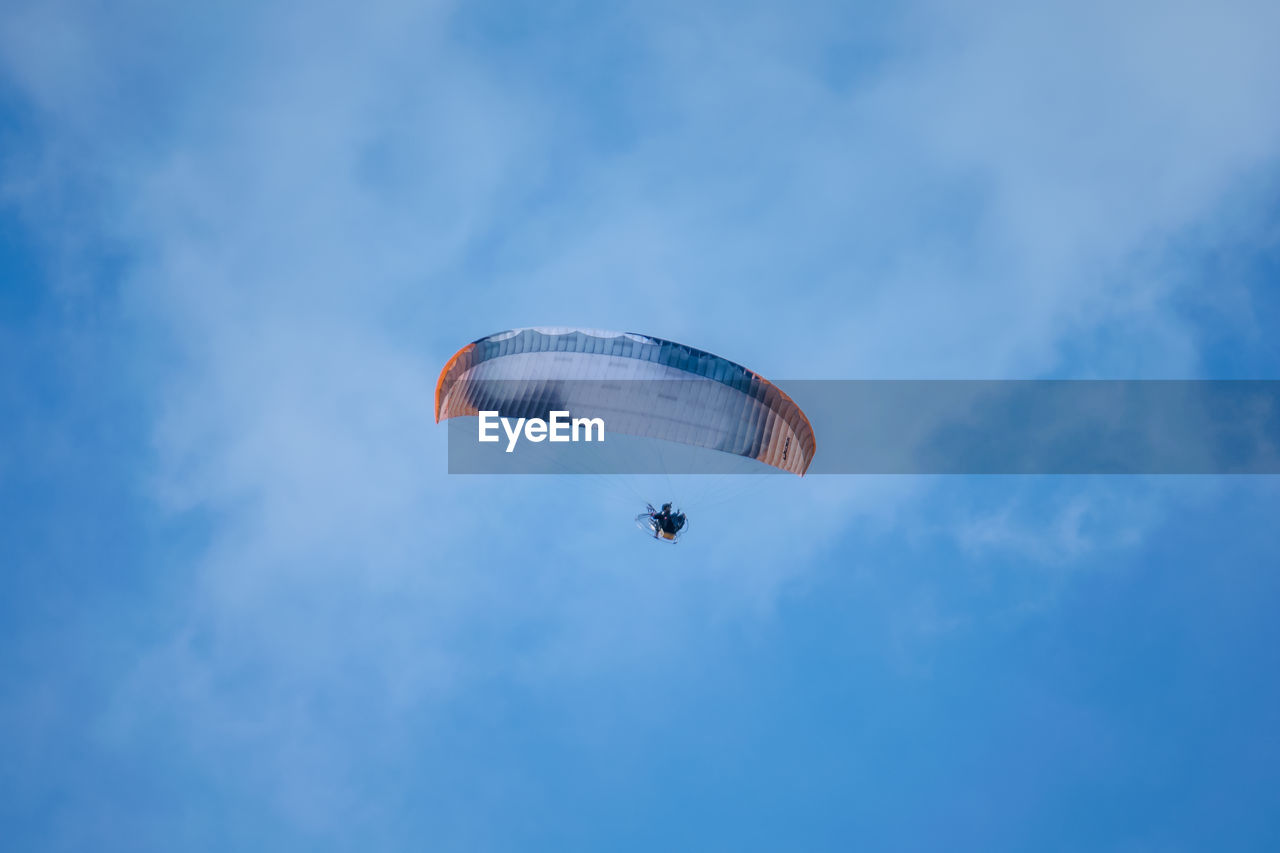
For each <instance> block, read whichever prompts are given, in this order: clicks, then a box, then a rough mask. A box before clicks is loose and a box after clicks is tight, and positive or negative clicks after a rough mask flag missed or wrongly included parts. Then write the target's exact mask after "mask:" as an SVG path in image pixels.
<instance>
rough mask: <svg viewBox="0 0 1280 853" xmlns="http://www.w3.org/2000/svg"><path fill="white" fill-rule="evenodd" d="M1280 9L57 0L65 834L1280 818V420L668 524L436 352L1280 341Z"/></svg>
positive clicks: (56, 546)
mask: <svg viewBox="0 0 1280 853" xmlns="http://www.w3.org/2000/svg"><path fill="white" fill-rule="evenodd" d="M1277 31H1280V13H1277V10H1276V8H1275V6H1274V4H1267V3H1250V2H1226V3H1219V4H1213V6H1212V8H1208V7H1204V8H1197V7H1194V6H1188V5H1181V6H1177V7H1173V8H1171V7H1169V6H1168V5H1167V4H1159V3H1144V2H1126V3H1120V4H1117V3H1110V2H1109V3H1100V2H1098V3H1094V2H1084V3H1079V2H1077V3H1070V4H1067V3H1062V4H1056V3H1054V4H1037V5H1036V6H1035V7H1034V8H1032V7H1028V6H1026V5H1025V4H1016V3H1007V2H974V3H969V4H965V5H964V6H963V7H956V6H955V5H954V4H941V3H927V2H925V3H902V4H892V5H888V4H865V5H850V4H824V3H810V4H803V7H802V8H795V7H794V6H793V5H791V4H787V5H784V4H774V3H768V2H758V3H751V4H746V5H743V4H729V3H698V4H689V3H648V4H628V3H619V4H610V5H607V6H601V5H600V4H577V3H485V2H481V3H472V4H450V3H433V4H408V3H397V2H386V3H372V4H364V5H362V6H360V7H359V8H357V7H355V6H347V5H343V4H325V3H321V4H314V3H308V4H297V3H271V4H262V3H255V4H217V5H215V6H212V7H210V6H201V7H196V6H187V7H186V8H181V7H179V6H174V5H172V4H168V5H166V4H157V3H147V2H125V3H118V4H111V5H110V6H105V5H102V4H95V3H85V2H48V0H45V2H39V3H36V2H25V0H17V2H13V3H10V4H8V8H7V9H6V13H5V15H4V16H3V22H0V221H2V222H3V227H2V228H0V415H2V416H0V584H2V585H3V587H2V589H0V631H3V635H2V639H3V642H0V672H2V673H3V676H4V678H3V680H2V681H0V733H2V734H0V753H2V754H3V755H4V756H5V760H4V761H3V762H0V828H3V833H4V835H5V837H6V842H7V845H9V846H12V847H13V849H20V850H80V849H98V850H151V849H156V850H160V849H163V850H172V849H185V850H205V849H207V850H225V849H242V850H280V849H316V850H326V849H334V850H346V849H357V848H358V849H424V848H425V849H440V850H455V849H456V850H524V849H590V850H596V849H636V850H652V849H655V848H672V847H674V848H683V849H726V850H730V849H731V850H742V849H848V848H850V847H854V846H858V847H862V848H869V849H919V850H934V849H938V848H939V847H948V848H952V849H956V848H962V849H983V850H992V849H1011V850H1026V849H1036V850H1045V849H1050V850H1056V849H1061V850H1077V849H1101V850H1175V849H1204V848H1206V847H1215V848H1226V849H1241V850H1243V849H1259V850H1262V849H1275V848H1276V846H1277V845H1278V844H1280V819H1277V817H1276V815H1277V814H1280V795H1278V794H1277V793H1276V792H1277V791H1280V772H1278V771H1277V770H1276V768H1277V767H1280V738H1278V737H1277V735H1276V733H1275V727H1274V721H1275V720H1276V719H1277V717H1278V714H1280V688H1278V687H1277V682H1276V680H1275V672H1276V670H1277V663H1280V661H1277V652H1276V651H1275V650H1276V649H1277V648H1280V636H1277V635H1278V634H1280V631H1278V630H1277V628H1276V626H1275V620H1274V614H1275V613H1276V612H1277V608H1278V607H1280V581H1278V580H1277V576H1276V574H1275V571H1274V568H1273V566H1274V564H1275V563H1276V562H1277V561H1276V558H1275V554H1276V551H1277V545H1280V541H1278V540H1277V537H1276V532H1275V526H1274V518H1275V517H1276V511H1277V509H1278V508H1280V484H1277V483H1276V482H1275V481H1274V480H1273V479H1269V478H1239V479H1228V478H1206V477H1201V478H1192V477H1187V478H1178V477H1163V478H1103V477H1094V478H1004V477H985V478H925V477H921V478H905V477H899V478H894V477H884V478H876V477H861V478H836V477H827V478H806V479H805V480H798V479H795V480H793V479H790V478H776V477H775V478H766V481H765V482H763V483H756V484H753V485H752V487H751V488H750V489H749V490H748V491H747V492H746V493H745V494H742V495H739V496H737V497H736V498H733V499H731V500H729V501H727V502H722V503H719V504H715V505H713V506H711V505H709V506H706V507H693V506H690V507H686V508H688V509H689V510H690V511H691V513H693V517H694V526H693V528H692V530H691V535H690V536H689V537H688V538H687V540H686V541H685V542H684V543H682V544H681V545H680V546H679V547H678V548H674V549H671V548H668V549H665V550H661V551H660V550H659V549H658V548H657V547H656V546H655V545H654V543H651V542H647V541H644V540H643V539H642V538H641V537H639V536H638V535H637V533H636V531H635V529H634V527H632V525H631V522H630V517H631V516H632V515H634V513H635V512H636V511H638V510H637V508H636V507H635V506H634V503H635V497H634V496H633V495H632V494H631V493H629V492H625V493H624V492H619V491H616V490H614V489H613V487H612V486H611V485H610V484H602V483H597V482H595V481H591V480H588V479H586V478H573V477H562V478H540V479H534V478H519V479H515V480H503V479H500V478H488V477H473V478H472V477H468V478H462V477H453V478H451V477H449V476H447V475H446V474H445V462H446V454H445V451H446V448H445V443H444V433H445V430H444V429H443V428H437V427H436V425H435V424H434V423H433V422H432V411H431V409H432V403H431V396H430V395H431V390H432V388H433V387H434V382H435V378H436V374H437V372H438V371H439V369H440V367H441V365H442V364H443V363H444V361H445V359H447V358H448V356H449V355H450V354H452V353H453V352H454V350H456V349H457V348H458V346H460V345H461V344H463V343H465V342H467V341H469V340H472V339H474V338H477V337H480V336H482V335H486V334H490V333H492V332H496V331H499V330H502V329H506V328H512V327H518V326H525V325H544V324H546V325H549V324H570V325H585V326H593V327H599V328H621V329H631V330H635V331H639V332H644V333H648V334H653V335H657V336H661V337H666V338H672V339H675V340H679V341H682V342H687V343H689V344H691V345H693V346H697V347H700V348H703V349H707V350H710V351H712V352H716V353H718V354H721V355H724V356H725V357H728V358H731V359H734V360H737V361H741V362H743V363H745V364H748V365H750V366H752V367H754V368H756V369H759V370H760V371H761V372H763V373H765V374H766V375H768V376H771V377H776V378H782V379H785V378H788V377H795V378H886V377H892V378H984V379H985V378H1040V377H1081V378H1088V377H1117V378H1276V376H1277V372H1278V368H1280V349H1278V345H1277V343H1276V339H1275V336H1274V329H1275V328H1277V325H1278V322H1280V302H1278V301H1277V296H1276V283H1277V280H1278V279H1277V276H1278V275H1280V248H1278V244H1277V234H1278V233H1280V231H1278V228H1280V221H1278V220H1277V216H1276V209H1277V206H1276V201H1277V198H1280V180H1278V177H1280V176H1278V172H1277V167H1278V166H1280V163H1278V161H1277V152H1278V151H1280V110H1275V109H1274V100H1275V92H1276V91H1278V90H1280V59H1277V54H1276V52H1275V51H1274V45H1273V41H1274V38H1273V34H1274V33H1275V32H1277ZM819 444H820V446H821V437H819ZM641 488H656V487H654V486H651V485H644V486H642V487H641ZM655 497H657V496H656V495H655ZM764 508H768V509H769V512H770V514H771V516H770V521H769V523H764V522H762V521H761V520H760V519H759V518H757V517H756V514H757V513H760V512H762V511H763V509H764ZM548 512H550V513H552V514H553V516H554V518H555V519H557V524H558V525H560V526H561V527H562V528H563V529H562V530H560V531H549V530H548V525H547V523H546V521H545V519H546V517H547V513H548Z"/></svg>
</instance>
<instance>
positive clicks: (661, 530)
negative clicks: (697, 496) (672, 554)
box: [646, 503, 686, 542]
mask: <svg viewBox="0 0 1280 853" xmlns="http://www.w3.org/2000/svg"><path fill="white" fill-rule="evenodd" d="M647 506H648V512H647V513H646V515H647V517H648V519H649V521H650V522H651V523H650V525H649V526H650V527H651V528H652V530H653V537H654V538H655V539H666V540H667V541H668V542H674V541H675V538H676V534H678V533H679V532H680V531H681V530H682V529H684V524H685V521H686V519H685V514H684V513H683V512H680V511H679V510H672V509H671V504H669V503H666V504H663V505H662V509H661V510H656V509H654V508H653V504H648V505H647Z"/></svg>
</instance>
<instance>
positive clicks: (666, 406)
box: [435, 327, 816, 475]
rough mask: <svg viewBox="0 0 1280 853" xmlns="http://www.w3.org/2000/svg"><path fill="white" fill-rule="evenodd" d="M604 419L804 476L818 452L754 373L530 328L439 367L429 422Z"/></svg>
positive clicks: (634, 344) (794, 409) (795, 414)
mask: <svg viewBox="0 0 1280 853" xmlns="http://www.w3.org/2000/svg"><path fill="white" fill-rule="evenodd" d="M556 408H559V409H566V410H572V411H573V412H574V413H575V414H577V413H582V412H587V413H590V412H607V413H609V417H608V418H607V419H606V420H607V421H608V424H609V429H610V430H612V431H613V432H620V433H624V434H627V435H632V436H638V437H641V438H655V439H661V440H664V441H671V442H676V443H679V444H684V445H690V446H694V447H705V448H710V449H712V450H718V451H722V452H725V453H732V454H735V455H738V456H743V457H747V458H750V459H756V460H758V461H760V462H763V463H764V464H766V465H770V466H773V467H775V468H778V469H781V470H783V471H789V472H791V473H794V474H799V475H803V474H804V473H805V471H807V470H808V468H809V464H810V462H812V461H813V456H814V453H815V450H816V443H815V441H814V435H813V427H812V426H811V425H810V423H809V419H808V418H807V417H806V416H805V414H804V412H802V411H801V410H800V407H799V406H797V405H796V404H795V402H794V401H793V400H792V399H791V398H790V397H788V396H787V395H786V394H785V393H783V392H782V391H781V390H780V389H779V388H778V387H777V386H775V385H774V384H773V383H771V382H769V381H768V380H767V379H765V378H764V377H762V376H760V375H759V374H757V373H755V372H753V371H751V370H748V369H747V368H745V367H743V366H742V365H740V364H735V363H734V362H731V361H729V360H727V359H724V358H721V357H719V356H717V355H712V354H711V353H708V352H704V351H703V350H698V349H694V348H692V347H689V346H685V345H684V344H678V343H674V342H672V341H666V340H662V339H660V338H652V337H648V336H646V335H637V334H633V333H630V332H607V331H600V330H594V329H575V328H561V327H554V328H549V327H535V328H525V329H513V330H511V331H506V332H500V333H498V334H496V335H489V336H488V337H485V338H480V339H479V340H477V341H474V342H472V343H470V344H467V345H466V346H464V347H463V348H462V349H460V350H458V352H457V353H455V354H454V356H453V357H452V358H451V359H449V361H448V363H447V364H445V366H444V369H443V370H442V371H441V372H440V379H439V381H438V382H437V383H436V398H435V411H436V421H437V422H439V421H442V420H446V419H449V418H453V417H458V416H465V415H477V414H479V412H481V411H497V412H500V413H502V414H503V415H523V416H539V417H543V416H545V414H546V412H548V411H549V410H551V409H556Z"/></svg>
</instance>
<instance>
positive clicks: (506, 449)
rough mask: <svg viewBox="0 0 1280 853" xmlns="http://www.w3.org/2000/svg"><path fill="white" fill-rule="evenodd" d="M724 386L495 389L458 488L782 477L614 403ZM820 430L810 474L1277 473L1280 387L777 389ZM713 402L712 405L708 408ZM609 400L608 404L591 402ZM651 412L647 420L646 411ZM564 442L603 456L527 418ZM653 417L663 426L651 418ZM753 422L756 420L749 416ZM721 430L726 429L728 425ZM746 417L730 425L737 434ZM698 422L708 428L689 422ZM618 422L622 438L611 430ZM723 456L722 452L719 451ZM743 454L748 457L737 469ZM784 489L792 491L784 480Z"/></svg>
mask: <svg viewBox="0 0 1280 853" xmlns="http://www.w3.org/2000/svg"><path fill="white" fill-rule="evenodd" d="M714 382H715V380H712V379H704V380H687V381H686V380H673V381H670V382H655V381H634V382H626V381H623V382H619V381H617V380H610V381H608V382H595V381H593V380H570V381H565V380H555V381H548V382H545V383H538V384H537V389H538V390H537V392H536V393H530V391H529V388H530V385H529V383H528V382H527V381H521V382H510V381H505V380H492V381H488V382H485V383H478V384H479V385H482V386H483V387H482V388H480V389H479V390H478V391H477V390H475V389H473V393H474V394H476V399H477V400H478V401H480V402H482V403H483V406H480V407H479V408H483V409H485V410H486V411H496V412H497V413H498V415H499V416H501V417H505V418H507V419H509V420H508V423H507V424H506V426H505V427H504V426H503V425H502V424H501V423H499V422H496V421H493V420H492V419H490V420H489V422H488V423H489V430H488V434H489V435H490V436H496V437H497V440H496V441H487V442H481V441H480V440H479V419H478V418H477V417H457V418H453V419H452V420H450V421H448V424H449V427H448V428H449V472H450V473H455V474H535V473H536V474H548V473H565V474H668V475H670V474H682V473H687V474H723V473H734V474H740V473H752V474H760V473H779V472H777V471H776V469H773V468H769V467H768V466H766V465H764V464H763V463H760V462H757V461H755V460H753V459H750V458H747V457H749V456H750V454H751V452H752V448H751V447H750V445H749V442H748V443H747V444H744V443H743V442H742V440H741V434H742V432H743V430H736V431H734V430H721V431H720V432H715V431H712V432H707V431H706V430H705V429H703V428H702V427H700V426H699V425H698V424H697V423H692V422H691V423H690V424H689V425H688V430H687V431H686V432H685V433H684V435H685V437H686V438H687V439H688V441H689V442H690V443H682V442H671V441H661V440H656V439H651V438H650V439H646V438H636V437H633V436H631V435H627V434H625V433H626V432H627V431H634V430H633V429H632V430H627V429H623V428H625V427H629V426H634V424H635V421H634V420H631V421H628V420H627V418H628V417H630V418H632V419H634V418H635V417H636V415H635V413H634V412H631V413H629V414H628V413H625V412H623V411H622V409H625V408H627V406H619V404H618V401H619V400H635V401H644V400H663V399H667V398H677V399H688V398H690V397H693V398H697V397H698V395H699V394H700V393H701V390H702V388H703V387H705V385H706V383H714ZM775 384H776V385H777V386H778V387H780V388H781V389H782V390H783V391H785V392H786V393H787V394H788V395H790V397H791V398H792V399H793V400H794V401H795V402H796V403H797V404H798V405H799V406H800V408H801V409H802V410H803V411H804V413H805V415H807V416H808V418H809V421H810V422H811V424H812V426H813V432H814V436H815V439H816V445H817V448H816V453H815V455H814V457H813V461H812V464H811V467H810V468H809V471H808V474H810V475H813V474H1280V381H1272V380H1260V381H1184V380H1176V381H1151V380H1078V381H1077V380H1065V381H1040V380H1034V381H950V380H923V381H917V380H881V381H872V380H795V381H788V382H777V383H775ZM707 396H708V398H714V395H707ZM592 400H598V401H603V402H602V403H600V404H584V403H583V402H582V401H592ZM637 408H638V409H639V410H640V411H641V413H642V414H641V416H642V417H643V416H644V415H643V412H644V411H645V408H646V407H645V405H643V404H641V405H640V406H639V407H637ZM555 411H567V412H568V414H567V415H559V416H556V418H557V424H556V425H553V426H555V429H554V430H553V431H555V432H556V433H557V437H559V438H564V437H565V436H571V434H572V420H573V419H580V420H582V421H588V420H590V419H593V418H598V419H599V420H600V421H602V422H603V436H604V441H603V442H601V441H597V440H594V439H595V436H594V435H593V436H592V439H593V440H591V441H586V440H584V439H583V435H584V432H585V431H584V430H583V429H582V427H583V426H584V424H581V423H580V424H579V430H578V435H577V438H578V440H577V441H573V440H572V438H570V440H562V441H556V442H552V441H550V440H548V439H546V438H544V439H542V440H539V439H538V436H539V429H538V428H537V425H536V424H535V425H534V427H533V431H532V432H531V433H530V432H527V431H526V429H525V428H524V427H521V428H520V429H519V430H518V431H516V434H515V438H514V440H513V439H512V434H513V433H512V431H511V430H513V428H514V427H515V426H516V424H517V419H519V418H524V419H526V421H525V426H526V427H527V426H528V419H531V418H538V419H541V420H543V421H549V420H551V419H552V412H555ZM654 416H655V417H656V416H657V415H656V414H655V415H654ZM743 416H744V417H746V416H749V413H746V412H745V411H744V413H743ZM717 417H718V418H719V419H720V420H721V421H723V420H726V418H725V413H723V412H719V413H717ZM735 417H736V413H732V412H731V413H728V417H727V420H728V421H729V422H733V421H734V419H735ZM690 419H691V421H696V420H697V416H696V415H691V416H690ZM611 423H612V424H614V425H616V426H617V427H618V429H614V428H613V427H611ZM716 447H719V448H720V449H719V450H716V449H713V448H716ZM741 454H745V455H741ZM783 476H793V475H790V474H784V475H783Z"/></svg>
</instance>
